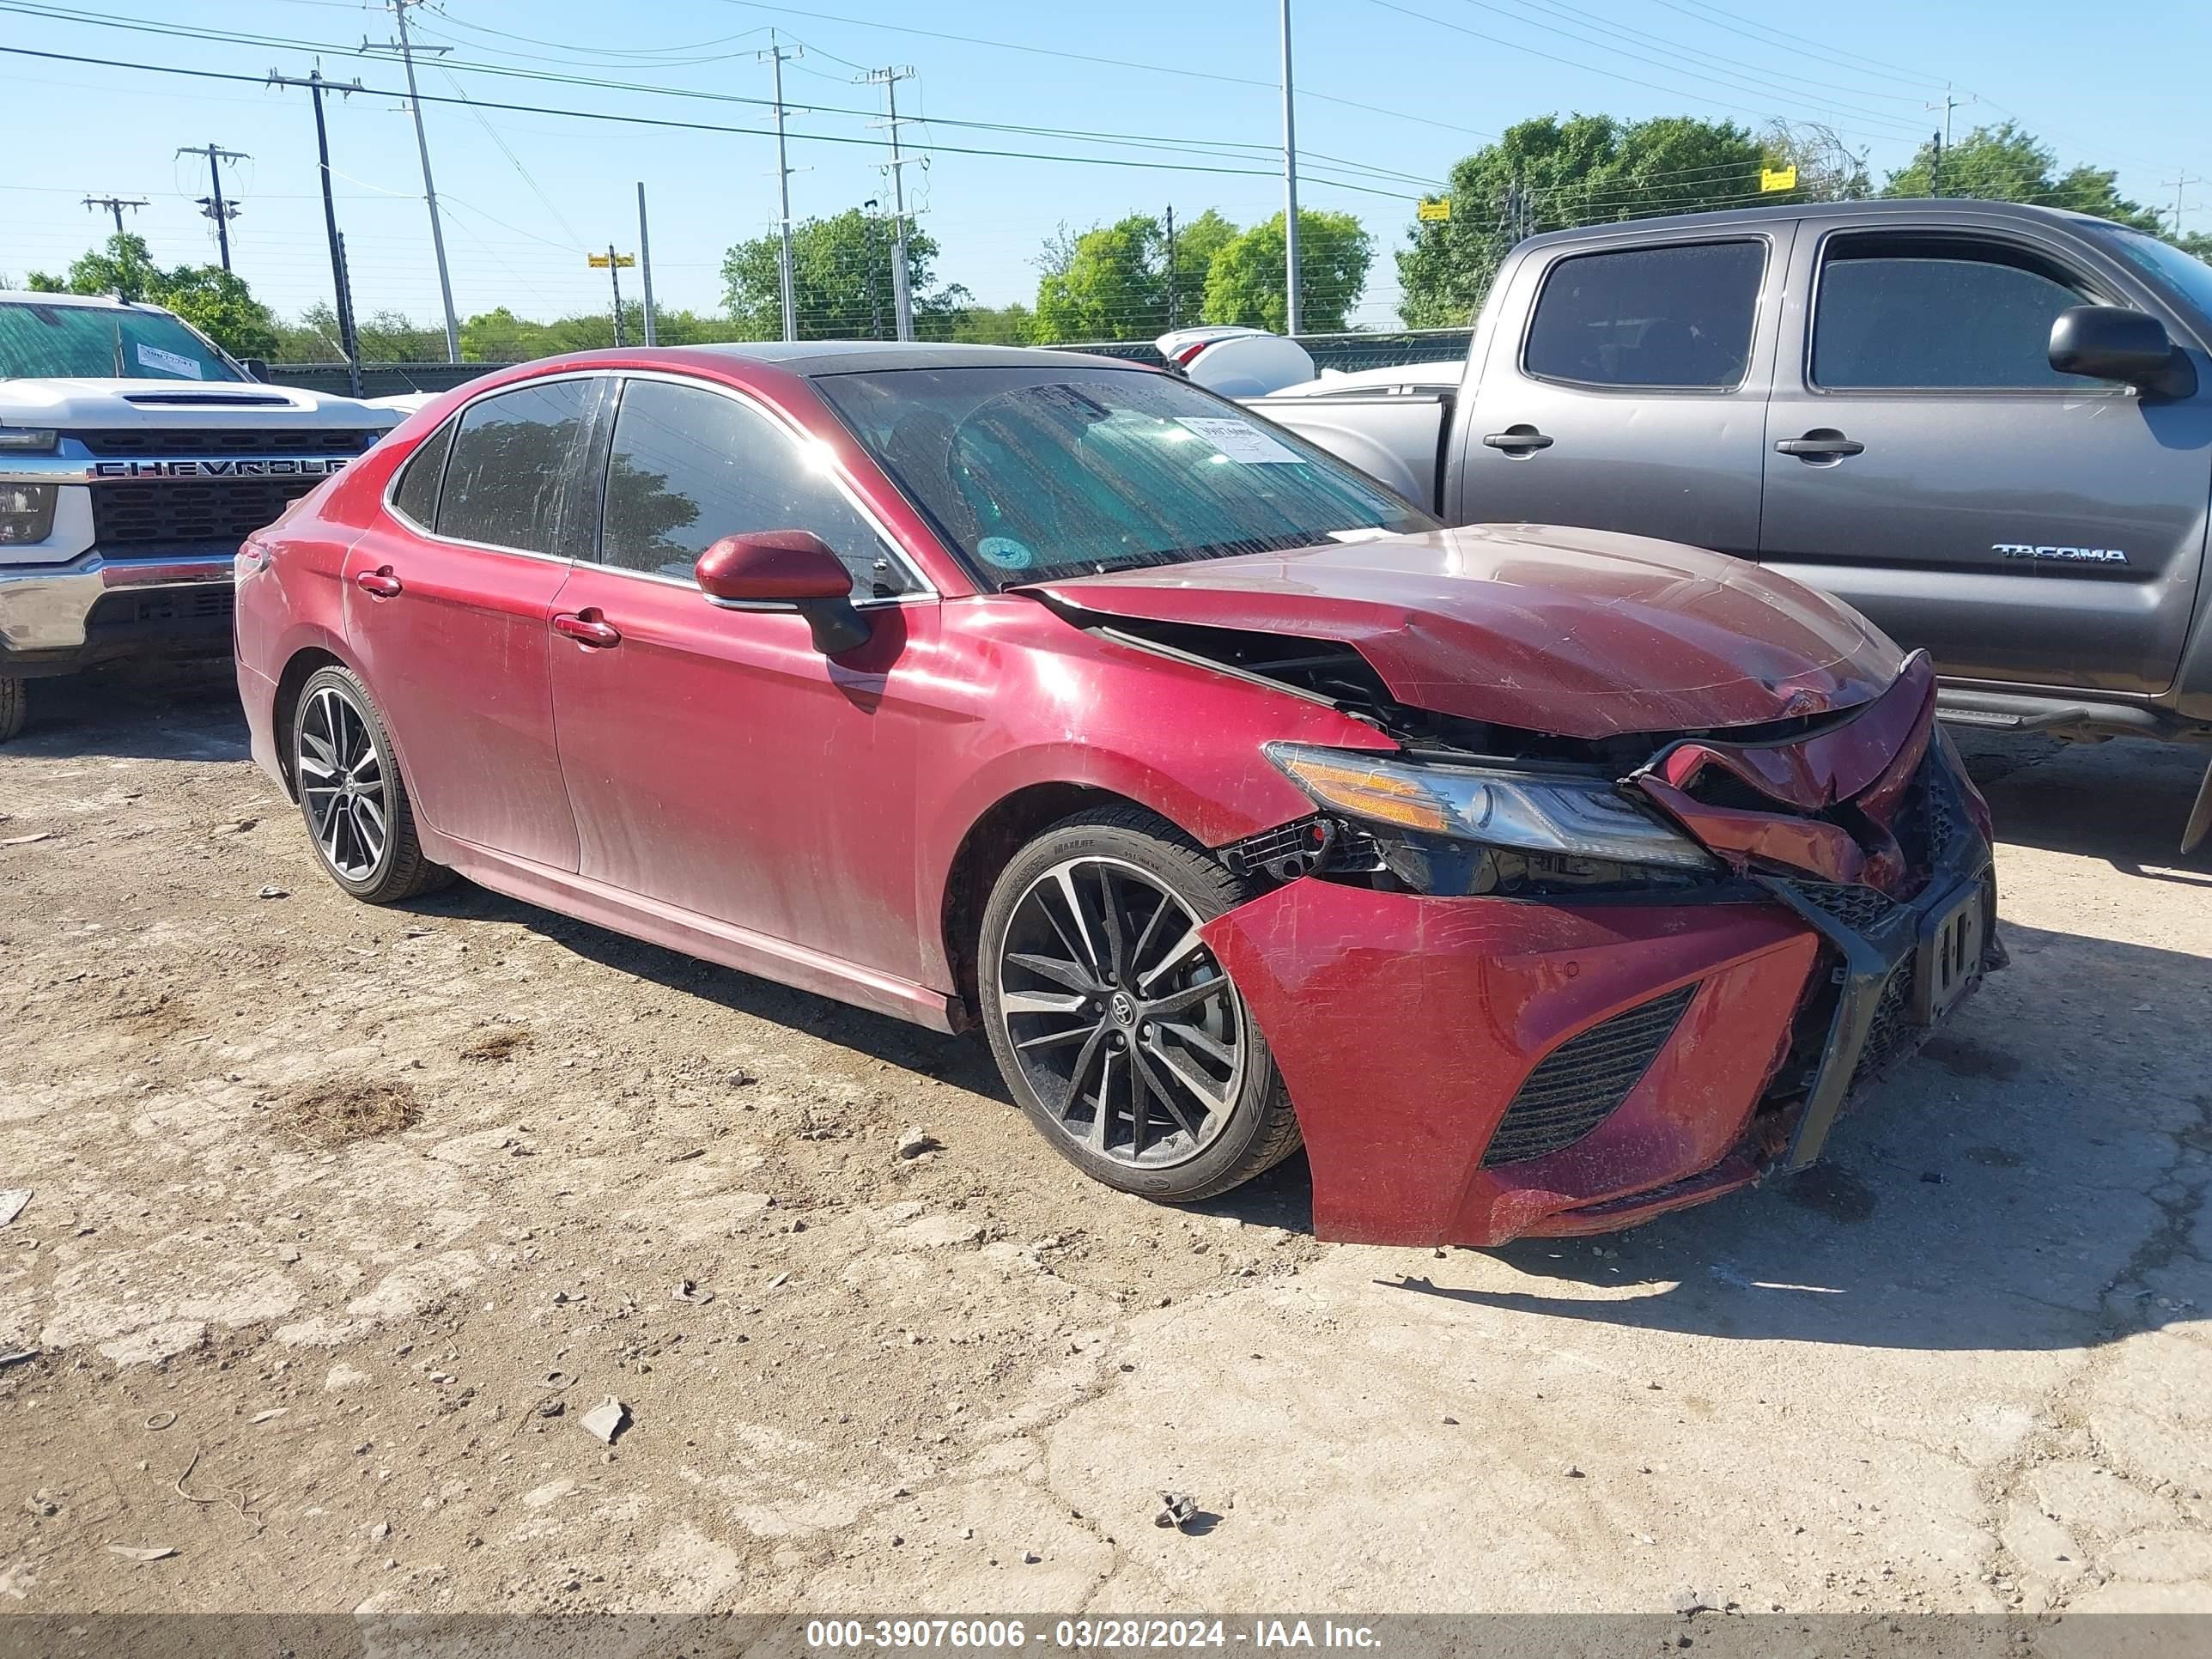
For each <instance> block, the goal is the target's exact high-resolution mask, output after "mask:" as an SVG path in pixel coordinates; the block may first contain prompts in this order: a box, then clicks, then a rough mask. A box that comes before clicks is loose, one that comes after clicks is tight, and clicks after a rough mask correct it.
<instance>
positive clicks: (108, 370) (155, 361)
mask: <svg viewBox="0 0 2212 1659" xmlns="http://www.w3.org/2000/svg"><path fill="white" fill-rule="evenodd" d="M11 378H12V379H25V380H240V379H243V378H244V377H243V376H241V375H240V374H239V372H238V371H237V370H236V369H235V368H232V367H231V366H230V364H229V363H228V362H225V361H224V360H223V356H222V353H221V352H219V351H217V350H216V349H215V348H214V347H213V346H211V345H210V344H209V343H207V342H206V341H205V340H204V339H202V338H201V337H199V336H198V335H197V334H195V333H193V332H192V331H191V330H190V329H189V328H186V327H185V325H183V324H182V323H180V322H179V321H178V320H177V319H175V318H174V317H171V316H168V315H167V314H166V313H162V312H158V311H120V310H111V309H110V308H108V307H106V306H50V305H40V303H39V302H38V301H35V300H9V301H4V302H0V379H11Z"/></svg>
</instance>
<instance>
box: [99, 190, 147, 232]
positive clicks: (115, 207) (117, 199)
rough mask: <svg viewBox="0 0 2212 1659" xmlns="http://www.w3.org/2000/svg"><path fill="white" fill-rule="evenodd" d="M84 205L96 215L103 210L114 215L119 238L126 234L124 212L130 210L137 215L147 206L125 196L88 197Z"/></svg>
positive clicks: (142, 202)
mask: <svg viewBox="0 0 2212 1659" xmlns="http://www.w3.org/2000/svg"><path fill="white" fill-rule="evenodd" d="M84 204H85V205H86V206H87V207H88V208H90V209H91V210H93V211H94V213H98V212H99V211H100V210H101V209H103V208H105V209H106V210H107V211H108V212H110V213H112V214H113V215H114V216H115V234H117V235H118V236H121V235H123V234H125V231H124V228H123V210H124V209H125V208H129V209H131V210H132V211H133V212H134V213H135V212H136V211H137V210H138V209H140V208H142V207H144V206H145V205H146V204H145V202H144V201H143V200H136V201H134V200H132V199H131V198H130V197H124V196H88V197H85V198H84Z"/></svg>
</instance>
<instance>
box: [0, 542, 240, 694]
mask: <svg viewBox="0 0 2212 1659" xmlns="http://www.w3.org/2000/svg"><path fill="white" fill-rule="evenodd" d="M234 561H235V552H234V550H232V549H229V548H227V547H226V548H223V549H221V550H215V549H210V548H208V547H204V546H197V547H181V548H177V549H173V550H167V551H162V552H155V553H150V554H148V555H145V556H133V557H131V558H113V559H111V558H108V557H106V556H104V555H103V554H101V553H100V551H99V550H97V549H94V550H92V551H91V552H88V553H85V554H82V555H81V556H78V557H76V558H74V559H71V560H70V561H69V562H67V563H65V564H50V565H15V566H0V674H4V675H10V676H16V677H28V676H32V675H38V674H60V673H68V672H70V671H72V670H75V669H78V668H82V667H84V666H86V665H88V664H90V663H93V662H97V661H100V660H102V659H106V658H110V657H118V656H129V655H134V654H138V653H150V652H162V651H175V650H179V649H198V648H203V647H204V649H206V650H207V651H208V652H210V653H220V652H221V651H222V650H223V649H224V648H225V647H226V646H227V643H228V640H229V637H230V611H229V607H228V605H223V604H222V603H220V601H219V599H218V598H217V596H216V593H215V592H213V590H216V589H218V588H225V589H227V588H228V587H229V586H230V585H231V581H232V576H233V569H234ZM111 595H125V596H129V597H131V598H135V599H143V600H146V601H149V603H148V604H145V605H137V606H133V607H131V608H130V609H129V610H128V611H125V612H124V613H123V614H121V615H118V614H117V612H118V605H116V604H115V603H114V602H113V601H112V600H110V596H111ZM162 600H167V601H172V603H167V604H164V603H161V601H162ZM103 601H108V602H107V603H105V604H104V603H103Z"/></svg>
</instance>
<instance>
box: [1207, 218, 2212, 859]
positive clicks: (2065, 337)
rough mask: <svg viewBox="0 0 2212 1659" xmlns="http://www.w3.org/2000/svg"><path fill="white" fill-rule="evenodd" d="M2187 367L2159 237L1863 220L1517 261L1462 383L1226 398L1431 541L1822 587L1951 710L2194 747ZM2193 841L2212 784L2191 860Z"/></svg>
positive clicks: (2210, 707)
mask: <svg viewBox="0 0 2212 1659" xmlns="http://www.w3.org/2000/svg"><path fill="white" fill-rule="evenodd" d="M2208 350H2212V266H2207V265H2205V264H2203V263H2201V262H2199V261H2198V260H2196V259H2193V258H2190V257H2189V256H2188V255H2187V254H2185V253H2183V252H2180V251H2179V249H2177V248H2175V247H2172V246H2170V245H2168V244H2166V243H2164V242H2161V241H2159V240H2156V239H2155V238H2153V237H2149V236H2145V235H2142V234H2138V233H2136V232H2134V231H2130V230H2126V229H2123V228H2120V227H2118V226H2117V225H2113V224H2111V223H2108V222H2106V221H2104V220H2100V219H2093V218H2087V217H2083V216H2079V215H2075V214H2070V213H2059V212H2054V211H2051V210H2045V209H2040V208H2033V207H2020V206H2013V205H2009V204H2002V203H1994V202H1968V201H1957V200H1938V201H1924V202H1902V201H1900V202H1887V201H1885V202H1860V203H1849V204H1831V205H1825V206H1809V207H1786V208H1765V209H1753V210H1747V211H1741V212H1732V213H1722V214H1705V215H1697V216H1683V217H1676V218H1667V219H1647V220H1642V221H1638V222H1632V223H1629V224H1618V225H1607V226H1598V227H1593V228H1586V229H1580V230H1573V231H1565V232H1559V233H1556V234H1551V235H1545V236H1538V237H1534V238H1532V239H1530V240H1528V241H1525V242H1522V244H1521V245H1520V246H1518V247H1516V249H1515V250H1514V251H1513V252H1512V253H1511V255H1510V257H1509V258H1507V259H1506V261H1505V263H1504V266H1503V268H1502V269H1501V270H1499V272H1498V280H1497V282H1496V283H1495V285H1494V286H1493V287H1492V289H1491V292H1490V297H1489V300H1488V301H1487V302H1486V304H1485V306H1484V307H1483V310H1482V313H1481V315H1480V318H1479V319H1477V320H1476V323H1475V327H1474V339H1473V341H1472V342H1471V343H1470V345H1469V348H1468V356H1467V358H1466V360H1465V361H1464V362H1459V363H1451V364H1429V365H1415V366H1413V367H1411V368H1405V369H1400V370H1390V371H1377V372H1374V373H1370V374H1361V375H1358V376H1345V377H1340V378H1333V379H1323V380H1316V381H1312V382H1310V383H1309V384H1306V385H1304V386H1294V387H1291V388H1288V389H1287V390H1285V391H1281V392H1274V393H1272V394H1271V395H1268V396H1265V397H1259V398H1249V399H1248V400H1247V401H1248V403H1249V406H1250V407H1251V408H1252V409H1253V410H1255V411H1256V412H1258V413H1261V414H1262V415H1264V416H1267V418H1268V419H1269V420H1271V421H1273V422H1277V423H1278V424H1279V425H1281V426H1285V427H1287V428H1290V429H1291V430H1292V431H1294V432H1297V433H1298V434H1300V435H1303V436H1304V437H1305V438H1307V439H1309V440H1310V441H1313V442H1315V443H1317V444H1319V445H1321V446H1322V447H1324V448H1327V449H1329V450H1332V451H1334V453H1337V454H1339V455H1341V456H1343V457H1344V458H1346V459H1348V460H1350V461H1352V463H1354V464H1355V465H1358V466H1360V467H1362V468H1363V469H1364V470H1365V471H1368V472H1370V473H1371V474H1373V475H1374V476H1375V477H1378V478H1381V479H1382V480H1383V481H1384V482H1385V483H1389V484H1392V485H1394V486H1395V487H1396V488H1397V489H1399V490H1400V491H1401V493H1403V494H1405V495H1408V496H1410V497H1412V498H1413V500H1414V501H1418V502H1422V503H1425V504H1426V505H1428V506H1429V507H1431V508H1432V509H1433V510H1434V511H1436V512H1437V513H1439V514H1440V515H1441V516H1442V517H1443V519H1444V520H1446V522H1448V523H1452V524H1467V523H1473V522H1480V521H1493V522H1494V521H1498V520H1534V521H1542V522H1549V523H1555V524H1571V525H1588V526H1595V527H1599V528H1603V529H1608V530H1623V531H1630V532H1638V533H1640V534H1643V535H1647V536H1656V537H1663V538H1667V539H1668V540H1672V541H1680V542H1689V543H1692V544H1696V545H1699V546H1703V547H1710V548H1714V549H1717V550H1720V551H1723V552H1726V553H1731V554H1735V555H1737V556H1741V557H1743V558H1746V559H1754V560H1757V561H1758V562H1759V563H1761V564H1765V565H1771V566H1774V567H1776V568H1779V569H1781V570H1783V571H1784V572H1786V573H1787V574H1790V575H1791V576H1794V577H1796V578H1797V579H1798V580H1801V581H1805V582H1809V583H1812V584H1814V585H1815V586H1821V587H1826V588H1827V589H1828V590H1830V591H1831V592H1835V593H1838V594H1840V595H1841V596H1842V597H1844V599H1848V600H1850V603H1851V604H1853V605H1856V606H1857V607H1858V609H1860V610H1861V611H1864V612H1865V613H1866V614H1867V615H1868V616H1869V617H1871V618H1873V620H1874V621H1875V623H1877V624H1879V625H1880V626H1881V628H1882V629H1885V630H1886V631H1887V632H1888V633H1889V634H1890V635H1892V636H1893V638H1895V639H1896V640H1897V641H1899V643H1900V644H1902V645H1905V646H1906V647H1923V646H1924V647H1927V649H1928V650H1929V652H1930V653H1932V655H1933V656H1934V658H1935V659H1936V664H1937V666H1938V668H1939V670H1940V671H1941V672H1942V677H1943V684H1942V712H1943V714H1944V715H1945V716H1946V717H1947V718H1948V719H1950V720H1955V721H1959V722H1961V723H1968V724H1972V725H1976V726H1991V727H1999V728H2007V729H2011V730H2015V731H2047V732H2054V733H2057V734H2059V735H2062V736H2067V737H2102V736H2111V735H2118V734H2124V735H2136V736H2144V737H2152V738H2167V739H2172V740H2179V741H2194V742H2206V741H2212V604H2208V603H2207V600H2208V599H2212V594H2207V593H2206V592H2204V583H2203V571H2204V566H2205V557H2206V546H2205V540H2206V522H2207V513H2208V507H2209V506H2212V355H2208ZM1189 372H1191V374H1192V376H1193V378H1194V379H1197V380H1204V379H1205V376H1204V374H1203V373H1202V372H1201V370H1200V368H1197V367H1195V366H1194V367H1193V368H1191V369H1190V371H1189ZM2208 829H2212V772H2209V773H2208V774H2207V777H2206V782H2205V787H2204V788H2203V790H2201V791H2200V792H2199V793H2198V796H2197V805H2196V808H2195V810H2194V811H2193V812H2192V813H2191V818H2190V823H2189V825H2188V828H2187V830H2186V833H2185V850H2187V848H2190V847H2193V846H2194V845H2195V844H2196V843H2197V842H2198V841H2200V840H2202V839H2203V836H2204V835H2205V834H2206V832H2207V830H2208Z"/></svg>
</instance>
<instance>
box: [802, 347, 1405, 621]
mask: <svg viewBox="0 0 2212 1659" xmlns="http://www.w3.org/2000/svg"><path fill="white" fill-rule="evenodd" d="M815 385H816V386H817V387H818V388H820V390H821V392H822V394H823V396H824V397H825V398H828V399H829V402H830V404H831V405H832V406H833V407H835V408H836V410H837V412H838V413H839V415H840V416H842V417H843V419H844V421H845V422H846V424H847V425H848V426H849V427H851V428H852V429H853V431H854V435H856V436H857V437H858V438H859V439H860V442H861V443H862V444H863V445H865V446H866V447H867V449H868V450H869V452H870V453H872V455H874V457H875V458H876V459H877V460H878V462H880V463H881V464H882V465H883V467H884V470H885V471H888V472H889V473H890V475H891V477H893V478H894V479H895V480H896V482H897V483H899V485H900V486H901V487H902V489H905V491H906V492H907V494H908V495H909V496H911V497H912V498H913V499H914V501H915V502H916V503H917V504H918V505H920V506H921V507H922V508H923V509H924V510H925V511H927V513H929V514H930V516H931V517H932V518H933V519H934V520H936V521H937V524H938V526H939V529H940V530H941V531H942V532H944V533H945V536H947V537H948V538H950V539H951V541H952V542H953V543H954V544H957V546H958V547H959V549H960V550H961V551H962V552H963V553H965V554H966V555H967V556H968V558H969V564H970V567H971V568H973V569H974V570H975V572H976V574H978V575H979V576H981V578H982V579H983V580H985V581H986V582H987V583H988V584H989V585H990V586H993V587H996V588H1004V587H1010V586H1018V585H1019V584H1021V583H1024V582H1034V581H1042V580H1049V579H1051V578H1054V577H1057V576H1070V575H1089V574H1097V573H1101V572H1104V571H1109V570H1127V569H1129V568H1133V567H1134V566H1138V565H1158V564H1180V563H1182V562H1186V561H1188V560H1192V559H1213V558H1225V557H1227V556H1230V555H1231V554H1236V553H1262V552H1267V551H1271V550H1279V549H1284V548H1292V547H1310V546H1311V545H1312V544H1315V543H1316V542H1322V541H1327V540H1328V539H1329V538H1331V537H1337V536H1343V535H1346V534H1347V533H1349V534H1353V535H1356V534H1358V533H1361V532H1367V533H1373V532H1392V531H1424V530H1433V529H1435V528H1437V524H1436V521H1435V520H1432V519H1431V518H1430V517H1429V516H1428V515H1427V514H1426V513H1420V512H1418V511H1416V510H1415V509H1414V508H1413V507H1409V506H1408V505H1407V503H1406V502H1405V501H1401V500H1400V499H1399V498H1398V497H1397V496H1395V495H1392V494H1391V493H1390V492H1389V490H1387V489H1384V488H1383V486H1382V485H1381V484H1378V483H1375V482H1373V481H1372V480H1371V479H1369V478H1365V477H1361V476H1360V475H1359V474H1358V473H1357V472H1354V471H1352V469H1351V468H1349V467H1347V466H1346V465H1343V464H1342V463H1341V462H1339V461H1336V460H1334V459H1330V458H1329V457H1328V456H1327V455H1325V454H1323V453H1322V452H1321V451H1319V450H1317V449H1314V448H1312V447H1310V446H1309V445H1307V444H1305V443H1304V442H1303V441H1300V440H1298V439H1297V438H1294V437H1292V436H1291V435H1290V434H1288V433H1286V432H1284V431H1281V430H1279V429H1278V428H1273V427H1270V426H1267V425H1265V424H1263V423H1261V422H1259V421H1257V420H1255V419H1254V418H1253V417H1252V416H1249V415H1247V414H1246V413H1245V412H1244V411H1243V410H1241V409H1239V408H1237V405H1236V404H1231V403H1227V402H1225V401H1223V400H1222V399H1221V398H1216V397H1214V396H1212V394H1211V393H1209V392H1201V391H1200V390H1199V389H1198V388H1197V387H1195V386H1191V385H1190V384H1189V383H1188V382H1187V381H1183V380H1175V379H1172V378H1170V376H1168V375H1165V374H1153V373H1150V372H1147V371H1146V370H1142V369H1114V368H1096V369H1093V368H1058V367H1054V368H909V369H895V370H890V371H887V372H884V373H880V374H833V375H823V376H822V377H820V378H819V379H817V380H816V381H815Z"/></svg>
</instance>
